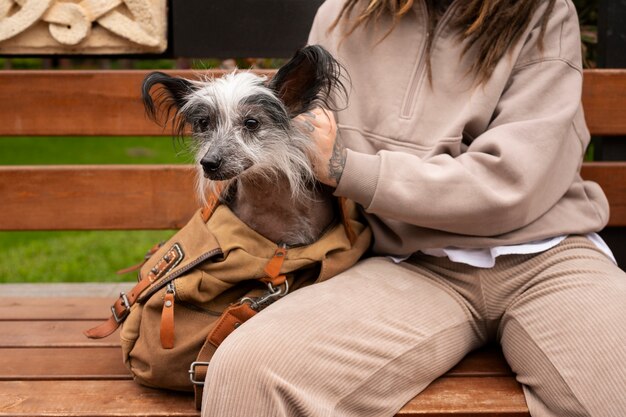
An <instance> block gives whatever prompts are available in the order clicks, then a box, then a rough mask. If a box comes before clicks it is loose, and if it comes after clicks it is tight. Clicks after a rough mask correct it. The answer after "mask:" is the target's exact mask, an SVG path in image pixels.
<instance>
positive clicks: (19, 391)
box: [0, 378, 529, 417]
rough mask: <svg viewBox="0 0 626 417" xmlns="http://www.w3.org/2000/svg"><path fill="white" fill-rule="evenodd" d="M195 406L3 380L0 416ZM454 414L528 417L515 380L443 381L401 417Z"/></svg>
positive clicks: (160, 397) (118, 389) (86, 385)
mask: <svg viewBox="0 0 626 417" xmlns="http://www.w3.org/2000/svg"><path fill="white" fill-rule="evenodd" d="M70 394H71V398H72V399H71V401H68V400H67V396H68V395H70ZM192 403H193V401H192V397H191V396H190V395H186V394H179V393H172V392H165V391H160V390H152V389H149V388H145V387H141V386H139V385H137V384H136V383H134V382H132V381H0V416H9V415H10V416H13V417H18V416H32V415H41V416H94V417H95V416H98V417H100V416H102V417H105V416H121V415H124V416H129V417H131V416H180V417H183V416H184V417H187V416H197V415H198V412H196V411H195V410H194V407H193V404H192ZM450 414H453V415H455V416H457V417H476V416H481V417H484V416H496V415H497V416H511V417H512V416H515V417H522V416H524V417H527V416H529V414H528V408H527V407H526V403H525V400H524V395H523V393H522V390H521V388H520V386H519V384H518V383H517V382H516V381H515V380H514V379H513V378H440V379H438V380H437V381H435V382H434V383H433V384H431V386H429V387H428V388H427V389H426V390H425V391H424V392H422V393H421V394H420V395H418V396H417V397H415V398H414V399H413V400H411V401H410V402H409V403H408V404H407V405H405V406H404V407H403V408H402V410H401V411H400V412H399V413H398V414H397V415H398V416H403V417H412V416H443V415H450Z"/></svg>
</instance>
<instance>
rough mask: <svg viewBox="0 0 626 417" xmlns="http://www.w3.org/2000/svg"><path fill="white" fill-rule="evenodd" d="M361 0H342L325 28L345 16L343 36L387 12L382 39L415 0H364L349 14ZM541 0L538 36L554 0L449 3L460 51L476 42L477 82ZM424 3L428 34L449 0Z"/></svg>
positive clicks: (487, 74)
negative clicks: (542, 8)
mask: <svg viewBox="0 0 626 417" xmlns="http://www.w3.org/2000/svg"><path fill="white" fill-rule="evenodd" d="M364 1H366V0H346V2H345V3H344V5H343V7H342V9H341V11H340V13H339V15H338V16H337V18H336V19H335V21H334V22H333V23H332V25H331V26H330V28H329V30H334V29H335V28H336V27H337V25H338V24H339V22H340V21H341V20H346V21H347V25H346V29H345V32H344V33H343V37H344V39H345V38H346V37H348V36H350V34H352V33H353V32H354V31H355V30H356V29H357V28H358V27H359V26H361V25H368V24H371V23H374V24H375V23H376V22H378V20H379V19H380V18H381V17H382V16H383V15H385V14H387V15H391V16H392V17H393V24H392V26H391V28H390V29H389V30H388V32H387V33H386V34H385V35H384V36H383V37H382V39H384V38H386V37H387V36H388V35H389V33H391V31H393V29H394V27H395V26H396V24H397V23H398V21H399V20H400V18H401V17H402V16H404V15H405V14H407V13H408V12H409V11H410V10H411V9H412V7H413V4H414V3H415V0H367V1H369V3H368V4H367V7H364V8H362V9H361V10H360V11H359V12H358V14H357V15H356V16H355V17H353V16H352V14H353V12H354V11H355V9H356V8H357V7H356V6H357V5H359V4H364ZM543 1H546V2H547V3H548V6H547V9H546V12H545V13H544V15H543V17H542V21H541V32H540V39H541V38H543V35H544V33H545V30H546V25H547V23H548V18H549V16H550V14H551V13H552V10H553V8H554V3H555V0H457V2H458V4H455V5H454V6H453V7H455V10H454V11H453V12H454V14H453V15H452V16H451V18H450V20H449V23H448V24H449V25H450V26H451V27H453V28H455V29H456V30H457V31H458V34H459V36H460V37H461V39H462V40H467V43H466V45H465V49H464V51H463V53H466V52H467V51H468V50H469V49H470V48H472V47H474V46H476V48H477V51H478V53H477V56H476V61H475V62H474V63H473V65H472V68H471V71H472V72H473V73H474V74H476V76H477V78H478V80H479V81H480V82H482V81H485V80H486V79H488V78H489V77H490V76H491V73H492V72H493V70H494V68H495V67H496V64H497V63H498V61H500V59H502V57H503V56H504V55H505V54H506V52H507V51H508V50H509V48H510V47H511V46H512V45H514V44H515V43H516V42H517V41H518V40H519V39H520V36H521V35H522V34H523V33H524V30H525V29H526V28H527V26H528V24H529V23H530V20H531V19H532V16H533V14H534V13H535V11H536V10H537V8H538V6H539V4H540V3H542V2H543ZM425 3H426V7H427V11H428V16H429V18H428V28H427V29H428V33H429V34H430V35H432V34H433V32H434V30H435V27H436V25H437V21H438V19H439V18H440V17H441V15H442V14H443V12H444V11H445V6H444V7H441V5H442V4H444V5H447V4H449V3H451V1H446V0H425ZM448 7H450V6H448ZM382 39H381V40H382ZM432 41H433V36H429V44H428V45H427V49H426V51H427V57H429V55H430V49H431V45H432ZM539 46H540V48H541V47H542V44H541V43H540V44H539ZM429 67H430V65H429Z"/></svg>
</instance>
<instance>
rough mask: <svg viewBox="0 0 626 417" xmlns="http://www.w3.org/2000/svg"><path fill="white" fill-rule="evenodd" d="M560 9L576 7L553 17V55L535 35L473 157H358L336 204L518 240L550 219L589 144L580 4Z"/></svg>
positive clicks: (349, 164) (549, 40) (352, 158)
mask: <svg viewBox="0 0 626 417" xmlns="http://www.w3.org/2000/svg"><path fill="white" fill-rule="evenodd" d="M560 3H561V4H562V5H564V4H566V5H567V6H566V7H565V12H563V8H561V9H560V10H559V13H554V14H553V16H552V17H551V19H550V22H549V24H548V29H547V32H546V37H545V39H544V45H545V46H546V48H545V49H544V50H543V51H541V49H540V48H539V47H538V44H537V38H538V32H539V30H540V25H535V27H534V29H532V30H531V31H529V35H528V36H527V37H526V38H525V39H526V42H525V44H524V45H523V46H522V49H521V52H520V53H519V55H518V59H517V60H516V64H515V65H514V67H513V69H512V70H511V71H510V75H509V77H508V82H507V84H506V87H505V88H504V90H503V91H502V93H501V95H500V98H499V101H498V105H497V107H496V109H495V112H494V113H493V115H492V118H491V122H490V123H489V126H488V128H487V129H486V130H485V131H484V132H483V133H482V134H481V135H479V136H478V137H476V138H475V139H474V140H473V141H472V143H471V145H470V146H469V147H468V149H467V151H466V152H464V153H462V154H460V155H459V156H457V157H452V156H450V155H448V154H438V155H434V156H431V157H426V158H420V157H418V156H415V155H410V154H407V153H403V152H392V151H380V152H378V153H377V154H376V155H366V154H361V153H357V152H353V151H349V152H348V157H347V160H346V166H345V169H344V172H343V175H342V177H341V180H340V182H339V185H338V187H337V190H336V194H337V195H342V196H345V197H348V198H351V199H353V200H355V201H357V202H358V203H360V204H361V205H363V206H364V207H365V209H366V211H368V212H370V213H373V214H376V215H378V216H382V217H387V218H391V219H395V220H400V221H403V222H406V223H409V224H413V225H416V226H420V227H426V228H431V229H437V230H442V231H446V232H452V233H457V234H464V235H473V236H493V235H498V234H502V233H506V232H510V231H513V230H516V229H518V228H521V227H523V226H525V225H528V224H529V223H531V222H533V221H534V220H536V219H537V218H539V217H540V216H542V215H543V214H544V213H545V212H547V211H548V210H549V209H550V208H551V207H552V206H554V205H555V204H556V203H557V202H558V201H559V199H561V198H562V196H563V195H564V194H565V193H566V192H567V191H568V189H569V187H570V186H571V184H572V182H573V181H574V179H575V177H576V176H577V175H578V171H579V169H580V165H581V162H582V156H583V153H584V150H585V148H586V146H587V144H588V142H589V134H588V132H587V129H586V127H585V124H584V116H583V113H582V108H581V104H580V100H581V92H582V69H581V66H580V60H581V59H580V39H579V36H580V35H579V28H578V20H577V16H576V12H575V10H572V8H573V6H572V5H571V3H569V2H567V3H565V2H560ZM548 48H549V49H548ZM505 59H506V58H505ZM496 71H498V68H497V69H496ZM478 88H481V87H480V86H479V87H478Z"/></svg>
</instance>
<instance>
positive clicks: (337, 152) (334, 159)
mask: <svg viewBox="0 0 626 417" xmlns="http://www.w3.org/2000/svg"><path fill="white" fill-rule="evenodd" d="M347 155H348V151H347V150H346V147H345V146H343V143H342V142H341V139H339V136H337V139H336V140H335V145H334V147H333V154H332V156H331V157H330V161H329V162H328V175H329V177H330V178H332V179H334V180H335V181H336V182H337V183H339V179H340V178H341V175H342V174H343V168H344V167H345V166H346V157H347Z"/></svg>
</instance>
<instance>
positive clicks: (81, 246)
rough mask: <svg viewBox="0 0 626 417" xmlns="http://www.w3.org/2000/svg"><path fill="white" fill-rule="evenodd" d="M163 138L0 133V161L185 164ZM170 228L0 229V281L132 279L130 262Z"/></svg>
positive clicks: (178, 151)
mask: <svg viewBox="0 0 626 417" xmlns="http://www.w3.org/2000/svg"><path fill="white" fill-rule="evenodd" d="M188 162H189V158H188V156H187V155H185V152H184V151H183V150H182V145H181V144H178V143H176V142H175V141H173V140H172V139H171V138H168V137H34V138H32V137H0V165H42V164H176V163H188ZM173 233H174V231H162V230H160V231H115V232H111V231H86V232H84V231H83V232H78V231H68V232H0V283H7V282H105V281H134V280H135V277H136V274H135V273H130V274H127V275H124V276H118V275H116V274H115V271H117V270H119V269H122V268H125V267H127V266H130V265H134V264H136V263H138V262H140V261H141V259H143V256H144V254H145V253H146V251H147V250H148V249H150V248H151V247H152V245H154V243H156V242H159V241H161V240H166V239H168V238H169V237H170V236H171V235H172V234H173Z"/></svg>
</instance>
